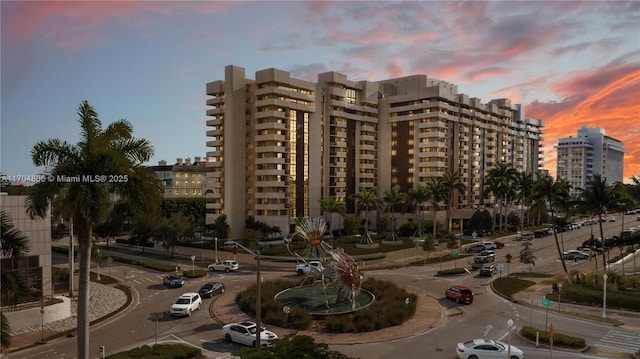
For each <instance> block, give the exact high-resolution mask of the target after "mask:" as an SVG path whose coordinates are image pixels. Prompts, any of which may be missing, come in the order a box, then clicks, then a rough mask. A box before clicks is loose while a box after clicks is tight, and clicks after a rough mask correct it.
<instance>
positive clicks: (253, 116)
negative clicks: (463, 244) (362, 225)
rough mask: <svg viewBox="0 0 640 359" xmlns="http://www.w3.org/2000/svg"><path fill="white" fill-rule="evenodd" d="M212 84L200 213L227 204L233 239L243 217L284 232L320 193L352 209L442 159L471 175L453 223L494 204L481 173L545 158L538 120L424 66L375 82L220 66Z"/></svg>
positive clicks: (521, 167)
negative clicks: (358, 198)
mask: <svg viewBox="0 0 640 359" xmlns="http://www.w3.org/2000/svg"><path fill="white" fill-rule="evenodd" d="M207 95H208V96H209V99H208V100H207V105H208V106H209V107H210V108H209V109H208V110H207V116H209V118H210V119H209V120H208V121H207V126H209V128H210V130H209V131H207V136H208V137H210V138H211V140H210V141H208V142H207V146H208V147H209V148H210V149H211V151H210V152H208V153H207V156H210V157H214V158H215V162H213V163H210V164H209V165H210V166H211V167H212V168H211V172H209V173H208V177H207V193H208V195H207V198H209V201H210V202H209V203H208V205H207V208H208V213H207V223H211V222H213V220H214V219H215V218H216V217H217V216H218V215H221V214H226V215H227V219H228V222H229V224H230V226H231V228H232V235H233V237H234V238H239V237H241V235H242V231H243V230H244V223H245V219H246V218H247V217H248V216H253V217H254V218H255V219H256V220H257V221H261V222H265V223H267V224H269V225H274V226H278V227H280V229H281V230H282V232H283V233H288V232H289V231H292V230H293V228H294V224H295V220H296V218H299V217H315V216H320V215H321V211H320V203H319V200H320V199H321V198H327V197H329V196H334V197H336V198H338V199H339V200H342V201H345V202H346V203H347V210H348V212H351V213H353V211H354V207H355V206H354V204H353V202H352V200H351V199H350V196H351V195H352V194H354V193H357V192H359V190H360V188H362V187H369V188H370V187H377V188H378V189H379V194H380V196H382V193H383V192H384V191H385V190H388V189H389V188H391V187H392V186H394V185H396V184H397V185H399V186H400V189H401V190H402V191H403V192H406V191H408V190H409V189H410V188H414V187H415V186H417V184H419V183H424V182H425V181H426V180H427V179H428V178H430V177H440V176H442V175H443V174H444V172H445V171H447V170H450V171H452V172H459V173H460V175H461V176H462V178H463V181H464V183H465V185H466V186H467V191H465V192H464V193H456V194H455V198H454V202H453V209H454V212H453V217H454V219H455V220H454V227H456V228H460V226H461V225H462V219H464V218H469V217H470V215H471V213H472V212H473V209H474V208H477V207H478V206H482V205H485V204H491V203H492V199H491V198H490V197H488V196H487V195H486V194H485V192H484V187H485V186H484V182H483V181H484V178H485V175H486V173H487V172H488V171H490V170H491V169H492V168H494V166H495V163H496V162H498V161H503V162H509V163H512V164H513V166H514V167H515V168H516V169H517V170H518V171H521V172H527V173H535V171H536V170H538V169H539V166H540V165H541V163H542V160H541V158H540V156H541V152H540V144H541V141H542V127H543V123H542V121H540V120H534V119H528V118H526V117H525V116H524V113H523V110H522V107H521V106H520V105H516V104H511V102H510V101H509V100H507V99H498V100H492V101H489V102H488V103H486V104H484V103H482V102H481V101H480V100H479V99H477V98H470V97H469V96H467V95H465V94H459V93H458V89H457V86H455V85H453V84H450V83H448V82H445V81H441V80H436V79H431V78H427V76H425V75H414V76H407V77H402V78H395V79H389V80H384V81H377V82H370V81H351V80H349V79H348V78H347V76H346V75H344V74H340V73H337V72H326V73H321V74H318V80H317V82H316V83H313V82H309V81H305V80H301V79H296V78H292V77H291V76H290V74H289V73H288V72H286V71H283V70H277V69H266V70H261V71H258V72H256V74H255V80H251V79H247V78H246V76H245V70H244V69H243V68H241V67H237V66H227V67H226V68H225V79H224V80H219V81H214V82H210V83H208V84H207ZM442 209H446V206H443V207H442ZM422 210H424V211H429V210H430V208H429V206H428V205H427V204H425V206H423V208H422Z"/></svg>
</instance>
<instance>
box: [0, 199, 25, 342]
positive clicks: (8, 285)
mask: <svg viewBox="0 0 640 359" xmlns="http://www.w3.org/2000/svg"><path fill="white" fill-rule="evenodd" d="M0 231H1V234H0V252H1V253H2V256H3V257H10V258H18V257H22V256H24V255H25V253H26V252H28V251H29V240H28V238H27V237H26V236H25V235H24V234H22V232H20V231H19V230H17V229H16V228H15V227H14V226H13V222H12V221H11V218H10V217H9V215H8V214H7V213H6V212H5V211H4V210H2V211H0ZM0 278H1V279H0V298H2V303H3V305H8V304H10V305H15V304H18V302H19V301H20V300H21V299H22V298H26V297H27V296H28V295H29V291H28V290H27V287H26V285H25V283H24V281H23V280H20V278H19V277H18V276H17V275H16V273H15V272H13V271H11V270H7V269H6V268H3V270H2V271H0ZM9 346H11V328H10V327H9V322H8V321H7V318H6V317H5V316H4V313H2V314H1V315H0V351H2V350H6V349H8V348H9Z"/></svg>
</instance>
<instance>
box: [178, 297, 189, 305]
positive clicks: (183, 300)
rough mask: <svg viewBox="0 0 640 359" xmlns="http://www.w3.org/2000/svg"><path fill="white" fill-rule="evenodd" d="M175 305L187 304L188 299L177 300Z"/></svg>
mask: <svg viewBox="0 0 640 359" xmlns="http://www.w3.org/2000/svg"><path fill="white" fill-rule="evenodd" d="M176 304H189V298H178V300H176Z"/></svg>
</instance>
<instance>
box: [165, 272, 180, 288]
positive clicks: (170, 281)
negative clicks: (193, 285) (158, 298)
mask: <svg viewBox="0 0 640 359" xmlns="http://www.w3.org/2000/svg"><path fill="white" fill-rule="evenodd" d="M162 283H164V284H165V285H168V286H170V287H173V288H180V287H182V286H183V285H184V279H182V277H180V276H177V275H175V274H166V275H165V276H164V277H163V278H162Z"/></svg>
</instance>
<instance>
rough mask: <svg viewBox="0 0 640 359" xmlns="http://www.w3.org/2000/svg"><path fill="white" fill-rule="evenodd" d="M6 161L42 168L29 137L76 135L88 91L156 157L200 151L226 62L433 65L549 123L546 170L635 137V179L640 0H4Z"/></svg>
mask: <svg viewBox="0 0 640 359" xmlns="http://www.w3.org/2000/svg"><path fill="white" fill-rule="evenodd" d="M1 33H2V43H1V44H2V48H1V63H0V65H1V66H0V67H1V99H0V100H1V101H0V111H1V112H0V114H1V117H0V120H1V122H0V136H1V137H0V152H1V158H0V170H1V171H2V172H3V173H4V174H5V175H12V176H15V175H33V174H37V173H40V172H41V171H42V169H40V168H35V167H34V166H33V165H32V162H31V157H30V151H31V148H32V147H33V145H34V144H35V143H36V142H38V141H40V140H45V139H49V138H60V139H65V140H68V141H70V142H73V143H75V142H76V141H78V138H79V137H78V135H79V126H78V122H77V115H76V108H77V106H78V105H79V104H80V102H81V101H83V100H88V101H89V102H90V103H91V104H92V105H93V106H94V107H95V108H96V110H97V111H98V113H99V116H100V119H101V120H102V122H103V125H106V124H108V123H110V122H113V121H115V120H118V119H121V118H125V119H127V120H129V121H130V122H131V123H132V124H133V128H134V131H135V135H136V136H137V137H144V138H147V139H149V140H150V141H151V143H152V144H153V146H154V148H155V153H156V154H155V156H154V158H153V159H152V161H151V162H150V163H149V164H157V162H158V161H159V160H163V159H164V160H167V161H168V162H169V163H174V162H175V160H176V158H178V157H180V158H186V157H191V158H192V159H193V158H194V157H196V156H202V157H204V156H205V155H206V152H207V147H206V140H207V138H206V136H205V132H206V130H207V128H206V126H205V121H206V115H205V113H206V109H207V108H206V105H205V104H206V99H207V98H206V95H205V86H206V83H207V82H210V81H215V80H220V79H223V78H224V67H225V66H226V65H237V66H241V67H244V68H245V69H246V71H247V77H249V78H253V76H254V73H255V71H258V70H262V69H266V68H271V67H274V68H278V69H282V70H286V71H290V72H291V74H292V76H294V77H298V78H302V79H306V80H309V81H314V82H315V81H316V80H317V74H318V73H320V72H325V71H337V72H340V73H344V74H346V75H347V76H348V77H349V79H350V80H353V81H360V80H369V81H379V80H384V79H388V78H393V77H399V76H406V75H413V74H425V75H427V76H428V77H432V78H436V79H440V80H445V81H448V82H450V83H453V84H456V85H457V86H458V90H459V92H461V93H465V94H468V95H469V96H470V97H478V98H480V99H481V100H482V102H485V103H486V102H488V101H490V100H491V99H494V98H503V97H506V98H509V99H511V100H512V103H521V104H523V106H524V108H525V116H526V117H530V118H535V119H541V120H543V121H544V123H545V127H544V132H545V135H544V138H545V140H544V143H543V145H544V151H545V166H544V168H545V169H548V170H549V171H550V172H551V174H552V175H555V172H556V169H555V155H556V153H555V150H554V149H553V146H555V145H557V142H558V138H561V137H568V136H572V135H573V136H575V135H576V131H577V129H578V128H579V127H580V126H581V125H583V124H584V125H588V126H591V127H593V126H600V127H601V128H603V129H605V131H606V134H607V135H609V136H611V137H614V138H616V139H619V140H621V141H624V147H625V151H626V154H625V158H624V162H625V170H624V177H625V179H628V178H629V177H630V176H632V175H635V176H639V175H640V140H639V136H640V2H639V1H557V2H553V1H531V2H528V1H484V2H453V1H443V2H436V1H408V2H400V1H389V2H383V1H350V2H330V1H320V2H302V1H283V2H274V1H227V2H219V1H215V2H214V1H193V2H189V1H180V2H177V1H175V2H174V1H155V2H154V1H105V2H97V1H69V2H63V1H41V2H37V1H15V2H14V1H2V2H1Z"/></svg>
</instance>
